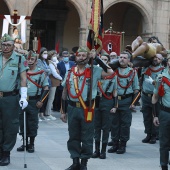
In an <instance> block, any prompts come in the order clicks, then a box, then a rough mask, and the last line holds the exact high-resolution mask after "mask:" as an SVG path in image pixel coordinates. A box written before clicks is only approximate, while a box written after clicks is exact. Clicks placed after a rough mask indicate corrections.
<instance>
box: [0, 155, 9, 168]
mask: <svg viewBox="0 0 170 170" xmlns="http://www.w3.org/2000/svg"><path fill="white" fill-rule="evenodd" d="M9 164H10V156H3V157H2V159H1V162H0V166H7V165H9Z"/></svg>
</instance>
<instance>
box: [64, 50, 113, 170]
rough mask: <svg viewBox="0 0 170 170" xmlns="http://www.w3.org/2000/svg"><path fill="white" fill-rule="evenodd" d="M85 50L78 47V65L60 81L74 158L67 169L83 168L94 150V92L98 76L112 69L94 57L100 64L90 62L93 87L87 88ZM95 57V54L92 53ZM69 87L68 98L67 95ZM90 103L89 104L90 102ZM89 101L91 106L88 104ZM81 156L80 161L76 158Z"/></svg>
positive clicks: (88, 73)
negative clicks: (66, 104)
mask: <svg viewBox="0 0 170 170" xmlns="http://www.w3.org/2000/svg"><path fill="white" fill-rule="evenodd" d="M91 56H92V55H88V52H87V50H86V49H84V48H79V50H78V52H77V55H76V63H77V66H76V67H73V68H72V69H71V70H70V71H69V72H68V73H67V75H66V76H65V80H64V82H63V83H62V85H63V86H64V91H63V96H62V99H63V100H62V114H61V119H62V121H64V122H66V112H65V109H64V103H65V102H64V100H66V99H68V108H67V110H68V113H67V117H68V130H69V140H68V142H67V147H68V150H69V152H70V154H71V158H72V159H73V164H72V165H71V166H70V167H69V168H67V170H80V169H81V170H86V169H87V161H88V159H90V158H91V156H92V153H93V135H94V121H93V120H94V107H95V97H96V95H97V82H98V80H100V79H101V77H106V76H110V75H111V74H112V73H113V71H112V69H110V68H108V66H106V65H105V64H104V63H103V62H102V61H101V60H100V59H99V58H98V57H96V58H95V60H96V61H97V62H98V64H99V65H100V66H101V67H102V68H103V70H104V71H102V68H101V67H98V66H95V65H94V66H93V87H92V89H90V78H91V76H90V75H91V74H90V73H91V69H90V67H89V65H88V64H87V63H88V61H89V58H90V57H91ZM93 57H95V55H93ZM90 90H92V100H91V101H90V98H89V92H90ZM66 91H68V98H66V96H67V93H66ZM90 103H91V104H90ZM90 105H91V106H90ZM79 159H81V165H80V162H79Z"/></svg>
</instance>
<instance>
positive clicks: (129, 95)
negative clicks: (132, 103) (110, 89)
mask: <svg viewBox="0 0 170 170" xmlns="http://www.w3.org/2000/svg"><path fill="white" fill-rule="evenodd" d="M132 95H133V93H130V94H125V95H121V96H119V95H118V96H117V97H118V100H123V99H126V98H129V97H132Z"/></svg>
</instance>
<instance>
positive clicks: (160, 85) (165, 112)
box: [152, 57, 170, 170]
mask: <svg viewBox="0 0 170 170" xmlns="http://www.w3.org/2000/svg"><path fill="white" fill-rule="evenodd" d="M167 60H168V63H167V67H168V69H167V71H166V72H163V73H162V75H160V76H158V78H157V82H156V87H155V89H154V94H153V97H152V103H153V114H154V124H155V126H159V144H160V165H161V168H162V170H168V160H169V148H170V133H169V132H170V98H169V96H170V57H168V58H167ZM159 98H160V100H159ZM158 100H159V101H160V110H159V115H158V112H157V110H156V108H157V105H158Z"/></svg>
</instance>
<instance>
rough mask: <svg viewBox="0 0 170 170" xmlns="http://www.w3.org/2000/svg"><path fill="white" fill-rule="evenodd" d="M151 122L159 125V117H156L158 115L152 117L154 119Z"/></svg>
mask: <svg viewBox="0 0 170 170" xmlns="http://www.w3.org/2000/svg"><path fill="white" fill-rule="evenodd" d="M153 124H154V125H155V126H159V119H158V117H154V119H153Z"/></svg>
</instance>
